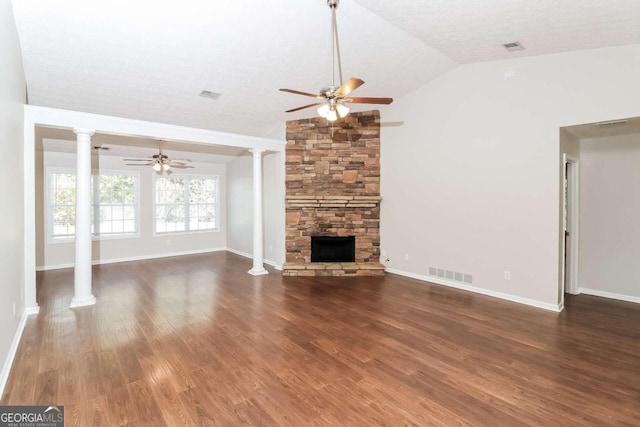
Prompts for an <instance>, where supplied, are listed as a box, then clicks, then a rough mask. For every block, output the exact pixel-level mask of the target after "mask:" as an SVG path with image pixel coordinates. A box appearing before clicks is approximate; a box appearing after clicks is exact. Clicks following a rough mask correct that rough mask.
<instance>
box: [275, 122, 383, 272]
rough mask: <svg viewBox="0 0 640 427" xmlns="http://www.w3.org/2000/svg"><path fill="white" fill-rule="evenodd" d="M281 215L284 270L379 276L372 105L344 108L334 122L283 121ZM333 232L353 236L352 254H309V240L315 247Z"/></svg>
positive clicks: (376, 131)
mask: <svg viewBox="0 0 640 427" xmlns="http://www.w3.org/2000/svg"><path fill="white" fill-rule="evenodd" d="M286 215H287V217H286V251H287V259H286V263H285V265H284V268H283V275H285V276H382V275H384V266H383V265H382V264H380V262H379V259H380V113H379V112H378V111H369V112H363V113H351V114H349V115H348V116H347V117H346V118H344V119H340V120H338V121H337V122H334V125H333V129H332V128H331V124H330V123H329V122H327V120H326V119H323V118H319V117H318V118H312V119H302V120H294V121H289V122H287V147H286ZM332 237H338V238H346V239H335V242H334V243H335V244H339V243H338V242H346V241H351V240H352V239H353V240H355V245H354V246H355V251H354V256H353V259H352V260H351V259H349V260H344V259H347V258H344V257H341V258H335V259H332V258H331V257H329V258H328V260H327V261H321V262H317V261H316V262H314V261H312V240H313V241H314V248H315V247H316V244H317V242H323V241H327V242H330V241H331V240H332V239H324V238H332ZM351 238H352V239H351ZM342 244H344V243H342ZM340 250H344V249H340ZM316 259H317V258H316V257H315V256H314V260H316ZM338 259H340V260H338Z"/></svg>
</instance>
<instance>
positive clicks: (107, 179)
mask: <svg viewBox="0 0 640 427" xmlns="http://www.w3.org/2000/svg"><path fill="white" fill-rule="evenodd" d="M135 181H136V180H135V177H134V176H133V175H121V174H108V175H100V176H94V177H93V230H92V231H93V234H94V235H99V236H104V235H113V234H128V233H135V232H136V182H135Z"/></svg>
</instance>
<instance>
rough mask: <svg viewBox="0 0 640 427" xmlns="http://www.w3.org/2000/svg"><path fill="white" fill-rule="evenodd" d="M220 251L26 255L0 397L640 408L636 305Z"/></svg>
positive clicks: (111, 404) (469, 411)
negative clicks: (525, 301)
mask: <svg viewBox="0 0 640 427" xmlns="http://www.w3.org/2000/svg"><path fill="white" fill-rule="evenodd" d="M250 267H251V264H250V261H249V260H247V259H245V258H242V257H239V256H237V255H233V254H230V253H226V252H220V253H214V254H206V255H194V256H186V257H176V258H167V259H158V260H149V261H140V262H131V263H122V264H111V265H104V266H96V267H95V268H94V290H95V294H96V296H97V298H98V304H97V305H96V306H93V307H85V308H79V309H74V310H71V309H69V308H68V307H69V303H70V301H71V297H72V292H73V271H72V270H70V269H67V270H58V271H49V272H45V273H38V301H39V302H40V304H41V311H40V314H39V315H37V316H32V317H30V318H29V320H28V322H27V326H26V329H25V331H24V335H23V337H22V341H21V343H20V347H19V349H18V353H17V356H16V359H15V362H14V365H13V369H12V371H11V375H10V377H9V381H8V383H7V387H6V389H5V393H4V396H3V397H2V404H41V405H49V404H58V405H64V406H65V415H66V425H68V426H75V425H77V426H98V425H105V426H112V425H113V426H115V425H130V426H163V425H166V426H199V425H203V426H236V425H252V426H254V425H265V426H271V425H284V426H376V425H378V426H396V425H418V426H426V425H435V426H451V425H459V426H470V425H473V426H481V425H487V426H520V425H535V426H560V425H561V426H572V425H575V426H585V425H592V426H603V425H629V426H638V425H640V306H638V305H635V304H631V303H623V302H616V301H612V300H607V299H602V298H596V297H589V296H578V297H569V298H568V299H567V308H566V310H565V311H564V312H563V313H561V314H556V313H550V312H546V311H543V310H539V309H535V308H530V307H526V306H522V305H519V304H515V303H510V302H505V301H500V300H497V299H494V298H490V297H485V296H481V295H475V294H470V293H467V292H463V291H458V290H454V289H449V288H445V287H440V286H435V285H429V284H426V283H424V282H420V281H416V280H412V279H407V278H403V277H400V276H394V275H388V276H387V277H386V278H294V277H291V278H283V277H281V276H280V274H279V273H277V272H274V271H272V274H270V275H268V276H258V277H253V276H250V275H248V274H246V271H247V270H249V268H250Z"/></svg>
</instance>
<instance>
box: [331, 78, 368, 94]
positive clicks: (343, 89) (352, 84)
mask: <svg viewBox="0 0 640 427" xmlns="http://www.w3.org/2000/svg"><path fill="white" fill-rule="evenodd" d="M363 84H364V80H361V79H358V78H355V77H351V78H350V79H349V80H347V81H346V82H344V83H343V85H342V86H340V87H339V88H338V89H336V92H335V93H336V94H340V95H342V97H345V96H348V95H349V94H350V93H351V92H353V91H354V90H356V89H358V88H359V87H360V86H362V85H363Z"/></svg>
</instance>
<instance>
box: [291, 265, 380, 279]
mask: <svg viewBox="0 0 640 427" xmlns="http://www.w3.org/2000/svg"><path fill="white" fill-rule="evenodd" d="M384 269H385V267H384V265H382V264H380V263H378V262H366V263H359V262H311V263H308V264H303V263H296V262H286V263H285V264H284V266H283V268H282V275H283V276H384Z"/></svg>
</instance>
